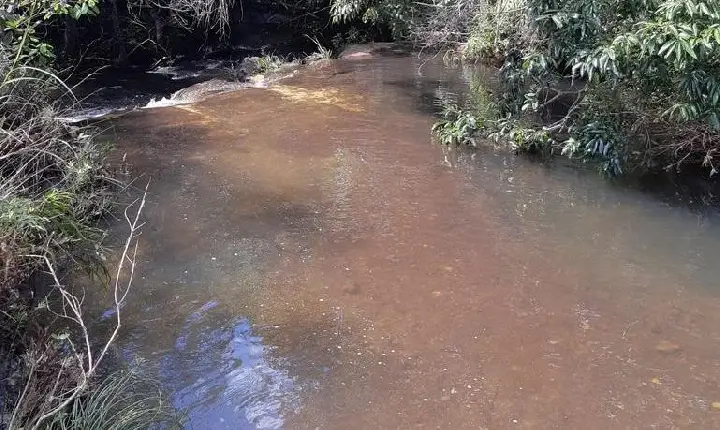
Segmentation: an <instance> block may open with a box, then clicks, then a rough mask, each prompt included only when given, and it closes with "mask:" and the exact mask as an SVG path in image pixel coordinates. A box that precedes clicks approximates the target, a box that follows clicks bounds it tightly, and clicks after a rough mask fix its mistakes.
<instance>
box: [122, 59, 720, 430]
mask: <svg viewBox="0 0 720 430" xmlns="http://www.w3.org/2000/svg"><path fill="white" fill-rule="evenodd" d="M464 85H465V83H464V78H463V77H462V76H460V75H457V74H454V73H453V72H452V71H448V70H445V69H444V68H442V66H440V65H439V64H438V63H437V62H433V61H430V62H427V61H425V60H418V59H416V58H414V57H395V56H389V57H388V56H380V57H378V58H375V59H370V58H363V59H362V60H361V61H357V60H352V61H351V60H339V61H337V62H335V63H332V67H320V68H308V69H306V70H304V71H303V72H301V73H299V74H297V75H296V76H294V77H292V78H289V79H287V80H285V81H283V82H282V83H281V84H278V85H276V86H274V87H271V88H268V89H256V88H249V89H244V90H241V91H238V92H234V93H229V94H222V95H219V96H216V97H213V98H211V99H208V100H206V101H204V102H201V103H197V104H193V105H190V106H176V107H170V108H163V109H157V110H152V111H144V112H137V113H133V114H131V115H129V116H127V117H125V118H123V119H121V120H119V121H117V123H116V125H115V128H114V132H113V133H114V134H113V136H112V138H113V139H115V140H116V142H117V144H118V146H119V148H120V149H121V152H127V154H128V157H127V158H128V161H129V162H130V163H131V165H132V166H133V168H134V169H135V172H136V173H141V174H143V175H146V176H147V177H150V178H152V183H151V188H150V189H151V193H152V194H151V202H150V204H149V209H148V211H147V216H148V219H147V227H146V231H145V233H144V235H143V241H142V243H141V248H142V249H143V260H144V261H143V264H142V275H141V280H140V281H139V282H138V285H139V286H138V288H137V289H136V290H135V297H133V299H132V302H131V303H129V304H128V309H127V311H126V312H127V315H128V317H127V324H126V325H125V333H124V338H123V341H122V349H123V351H124V352H125V354H126V355H127V356H128V357H143V358H145V359H146V360H147V363H148V366H155V368H156V369H157V372H158V375H159V376H160V378H161V379H162V380H163V381H165V383H166V386H167V387H169V389H170V390H171V391H173V393H174V397H173V400H174V402H175V404H176V406H177V407H179V408H187V409H188V410H189V411H190V414H189V416H190V418H191V422H190V426H195V427H198V426H202V427H203V428H218V429H221V428H238V427H240V428H280V427H285V428H328V429H332V428H359V429H360V428H363V429H364V428H411V427H428V428H581V427H582V428H589V429H604V428H615V427H620V428H648V427H655V428H715V427H718V426H720V413H718V412H716V411H715V410H713V407H712V404H713V402H716V401H719V400H720V388H719V385H718V381H720V362H718V360H717V359H716V356H717V340H718V339H720V324H719V323H720V312H719V311H720V289H718V285H717V283H716V281H715V280H716V279H717V275H718V273H717V270H718V269H717V268H716V267H715V264H714V262H713V259H712V255H713V250H714V249H715V248H716V246H717V245H718V241H720V230H718V227H717V223H716V221H715V219H714V218H712V217H710V218H705V217H703V218H698V217H697V216H696V215H694V214H693V213H691V212H689V211H687V210H685V209H682V208H671V207H668V206H666V205H663V204H661V203H659V202H658V201H657V200H655V199H654V198H652V197H650V196H648V195H644V194H641V193H638V192H636V191H632V190H623V189H619V188H617V187H611V186H607V185H606V184H604V183H603V182H602V180H601V179H600V178H596V177H595V176H589V175H582V174H578V173H577V172H575V171H571V170H564V169H556V170H547V169H546V168H544V167H543V166H539V165H536V164H532V163H527V162H525V161H523V159H520V158H514V157H513V156H511V155H505V154H502V153H494V152H493V151H491V150H481V151H478V152H477V153H464V152H451V153H447V152H443V149H442V148H440V147H438V146H435V145H432V144H431V142H430V136H429V132H428V130H429V127H430V125H431V123H432V121H433V118H432V116H431V115H430V114H429V112H431V111H432V110H433V101H434V98H435V97H436V96H437V93H438V91H447V90H455V89H458V90H460V89H461V88H463V86H464ZM248 345H249V346H248ZM253 345H254V346H253ZM237 351H249V352H248V353H247V354H246V353H245V352H237ZM243 354H245V355H243Z"/></svg>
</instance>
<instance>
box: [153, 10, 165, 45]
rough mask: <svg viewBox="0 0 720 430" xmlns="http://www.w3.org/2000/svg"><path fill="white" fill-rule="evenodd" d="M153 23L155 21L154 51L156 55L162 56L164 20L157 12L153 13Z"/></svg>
mask: <svg viewBox="0 0 720 430" xmlns="http://www.w3.org/2000/svg"><path fill="white" fill-rule="evenodd" d="M153 21H155V50H156V54H157V55H158V56H159V55H162V52H163V51H164V50H165V46H164V45H163V37H164V33H165V19H164V18H163V17H162V16H161V14H160V12H159V11H156V12H154V13H153Z"/></svg>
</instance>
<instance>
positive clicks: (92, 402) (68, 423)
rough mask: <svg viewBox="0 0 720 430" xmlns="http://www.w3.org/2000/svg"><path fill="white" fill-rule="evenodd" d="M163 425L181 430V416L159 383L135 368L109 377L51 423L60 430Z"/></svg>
mask: <svg viewBox="0 0 720 430" xmlns="http://www.w3.org/2000/svg"><path fill="white" fill-rule="evenodd" d="M160 424H162V427H163V428H165V429H170V428H180V423H179V421H178V416H177V414H176V412H175V409H174V408H173V406H172V404H171V403H170V402H169V399H168V398H167V397H166V396H165V394H164V393H163V391H162V389H161V388H160V384H159V382H158V381H156V380H154V379H152V378H150V377H148V376H146V375H144V374H143V373H142V372H141V371H140V370H139V368H138V365H137V364H136V365H134V367H131V368H129V369H124V370H120V371H117V372H115V373H113V374H111V375H109V376H107V377H106V378H105V379H104V380H103V381H102V382H101V383H100V384H99V385H98V386H97V387H95V388H94V389H93V391H91V392H90V393H89V394H88V395H87V396H84V397H81V398H78V399H77V400H76V401H75V402H73V404H72V406H70V407H69V408H68V409H67V410H66V411H64V412H63V413H61V414H57V415H56V416H55V417H54V419H53V420H52V421H50V422H49V425H48V428H49V429H57V430H70V429H73V430H96V429H103V430H137V429H147V428H152V427H153V426H157V425H160Z"/></svg>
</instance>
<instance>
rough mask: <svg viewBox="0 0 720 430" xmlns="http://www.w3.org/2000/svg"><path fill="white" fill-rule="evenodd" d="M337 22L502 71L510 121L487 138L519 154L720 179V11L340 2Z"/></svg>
mask: <svg viewBox="0 0 720 430" xmlns="http://www.w3.org/2000/svg"><path fill="white" fill-rule="evenodd" d="M333 11H334V13H335V14H336V15H337V19H351V18H357V19H363V20H375V21H377V22H384V23H390V25H392V26H393V28H401V29H404V31H403V34H404V35H405V36H406V37H412V38H413V39H414V40H415V41H416V42H418V43H420V44H421V45H422V46H425V47H433V48H444V49H449V50H450V52H451V53H454V54H455V55H454V57H456V58H457V57H460V58H461V59H463V60H464V61H478V60H480V61H485V62H488V63H491V64H496V65H497V66H498V67H499V69H500V70H499V73H500V77H501V84H502V85H501V87H500V88H496V89H495V91H494V92H495V95H496V97H497V102H498V106H499V107H500V108H501V109H500V110H499V115H498V117H496V118H492V119H495V120H499V121H497V122H496V124H495V127H494V129H493V130H489V129H488V128H487V127H485V128H484V130H485V131H486V132H487V133H488V134H492V135H493V136H494V137H497V138H498V139H500V140H505V141H510V142H512V145H513V146H514V147H515V148H516V149H517V148H519V149H531V150H538V149H540V150H542V151H544V152H547V153H553V152H557V153H562V154H565V155H567V156H570V157H576V158H581V159H583V160H585V161H596V162H598V164H599V166H600V167H601V168H602V171H603V172H605V173H606V174H609V175H618V174H622V173H624V172H626V171H628V170H631V169H636V168H640V169H643V170H645V169H656V168H673V169H677V168H680V167H681V166H682V165H683V164H684V163H688V164H694V165H700V166H704V167H706V168H707V171H708V172H709V174H710V175H713V174H715V173H717V168H718V166H719V164H718V161H717V159H716V158H717V152H718V150H719V149H720V139H719V138H718V129H719V128H720V116H718V115H720V113H719V112H718V106H719V105H718V102H719V101H720V2H718V1H717V0H706V1H699V0H689V1H684V0H665V1H659V0H631V1H617V0H495V1H492V0H491V1H478V0H434V1H432V2H426V3H414V2H413V3H409V2H406V1H404V0H377V1H367V0H334V1H333ZM380 11H383V12H382V13H380ZM389 11H402V12H401V13H390V12H389ZM397 21H400V22H397ZM476 107H477V106H469V107H468V109H470V110H471V112H470V113H471V114H472V110H473V109H475V108H476ZM484 119H489V118H484ZM443 121H445V120H443ZM443 124H444V123H443ZM443 129H445V127H444V126H438V132H439V133H440V134H441V135H442V130H443ZM503 138H504V139H503ZM526 138H527V139H526ZM528 139H529V141H528V142H525V143H523V142H524V141H526V140H528ZM450 140H452V141H464V140H465V139H455V138H452V139H450Z"/></svg>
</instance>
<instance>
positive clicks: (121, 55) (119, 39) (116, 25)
mask: <svg viewBox="0 0 720 430" xmlns="http://www.w3.org/2000/svg"><path fill="white" fill-rule="evenodd" d="M110 4H111V7H110V13H111V15H112V26H113V44H114V45H115V62H116V63H118V64H122V63H124V62H125V59H126V57H127V53H126V52H125V37H124V36H123V33H122V29H121V28H120V14H119V12H118V0H110Z"/></svg>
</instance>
